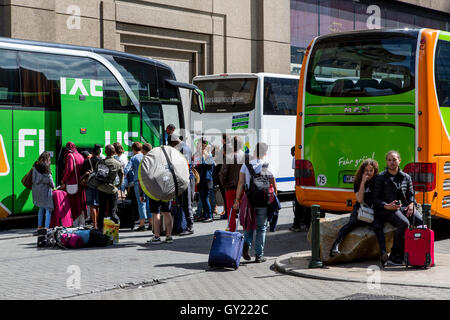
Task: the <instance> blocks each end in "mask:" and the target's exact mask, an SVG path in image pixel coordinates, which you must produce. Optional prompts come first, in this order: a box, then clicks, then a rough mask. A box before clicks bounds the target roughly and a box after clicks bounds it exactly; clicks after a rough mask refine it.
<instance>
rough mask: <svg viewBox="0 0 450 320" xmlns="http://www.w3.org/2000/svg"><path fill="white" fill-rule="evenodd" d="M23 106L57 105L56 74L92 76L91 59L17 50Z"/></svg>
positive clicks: (59, 106)
mask: <svg viewBox="0 0 450 320" xmlns="http://www.w3.org/2000/svg"><path fill="white" fill-rule="evenodd" d="M19 61H20V74H21V81H22V93H23V106H24V107H43V108H52V109H60V108H61V96H60V84H59V82H60V78H61V77H66V78H82V79H96V77H95V66H94V61H93V60H90V59H86V58H79V57H69V56H61V55H52V54H45V53H34V52H19Z"/></svg>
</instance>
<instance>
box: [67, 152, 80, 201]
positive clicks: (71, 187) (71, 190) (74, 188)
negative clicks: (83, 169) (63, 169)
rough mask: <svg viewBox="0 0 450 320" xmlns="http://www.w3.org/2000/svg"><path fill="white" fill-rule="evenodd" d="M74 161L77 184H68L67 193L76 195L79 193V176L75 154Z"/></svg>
mask: <svg viewBox="0 0 450 320" xmlns="http://www.w3.org/2000/svg"><path fill="white" fill-rule="evenodd" d="M71 156H72V159H73V168H74V171H75V178H76V179H77V183H76V184H68V185H67V186H66V191H67V193H68V194H75V193H77V192H78V175H77V165H76V163H75V157H74V156H73V154H71Z"/></svg>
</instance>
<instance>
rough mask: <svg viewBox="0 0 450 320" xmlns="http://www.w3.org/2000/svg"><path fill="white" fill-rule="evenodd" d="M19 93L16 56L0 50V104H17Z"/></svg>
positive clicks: (14, 53) (10, 52) (11, 52)
mask: <svg viewBox="0 0 450 320" xmlns="http://www.w3.org/2000/svg"><path fill="white" fill-rule="evenodd" d="M19 92H20V89H19V67H18V66H17V54H16V52H14V51H7V50H0V104H10V103H19V102H20V95H19Z"/></svg>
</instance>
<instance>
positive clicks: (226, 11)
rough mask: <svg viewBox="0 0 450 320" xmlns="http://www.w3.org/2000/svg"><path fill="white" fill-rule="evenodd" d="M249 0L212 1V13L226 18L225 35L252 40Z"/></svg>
mask: <svg viewBox="0 0 450 320" xmlns="http://www.w3.org/2000/svg"><path fill="white" fill-rule="evenodd" d="M251 2H252V1H251V0H228V1H223V0H213V10H214V13H217V14H221V15H225V16H226V24H227V25H226V35H227V36H229V37H238V38H244V39H251V38H252V21H251V12H252V11H251V10H252V6H251Z"/></svg>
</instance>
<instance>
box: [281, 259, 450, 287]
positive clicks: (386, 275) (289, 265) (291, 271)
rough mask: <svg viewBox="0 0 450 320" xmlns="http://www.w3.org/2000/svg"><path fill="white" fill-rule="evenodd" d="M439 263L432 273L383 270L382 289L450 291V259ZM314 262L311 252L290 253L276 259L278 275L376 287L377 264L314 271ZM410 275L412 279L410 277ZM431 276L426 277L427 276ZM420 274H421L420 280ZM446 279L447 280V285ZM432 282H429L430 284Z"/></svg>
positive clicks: (361, 264) (368, 262) (354, 264)
mask: <svg viewBox="0 0 450 320" xmlns="http://www.w3.org/2000/svg"><path fill="white" fill-rule="evenodd" d="M436 256H437V258H438V259H437V261H442V264H439V265H436V266H433V267H432V268H430V269H427V270H424V269H419V268H411V267H410V268H408V269H405V267H393V268H392V269H391V268H388V269H380V271H381V273H380V274H379V275H380V277H379V281H380V282H379V283H380V285H383V284H384V285H397V286H413V287H426V288H438V289H450V281H448V280H447V281H445V280H446V278H447V276H446V275H448V274H449V270H450V255H447V254H436V253H435V259H436ZM310 259H311V252H310V251H302V252H300V253H298V252H297V253H290V254H286V255H283V256H280V257H278V258H277V259H276V261H275V263H274V266H275V269H276V270H277V271H278V272H281V273H284V274H288V275H292V276H297V277H302V278H309V279H315V280H326V281H345V282H356V283H366V284H372V283H373V282H371V280H372V279H373V278H372V277H369V276H368V275H372V274H373V272H370V273H368V270H370V269H369V267H370V266H376V267H379V262H378V261H377V260H371V261H364V262H355V263H353V264H350V263H348V264H339V265H334V266H333V265H331V266H324V267H323V268H317V269H310V268H309V267H308V265H309V261H310ZM406 272H408V275H406ZM424 272H427V273H426V275H427V276H424V275H423V273H424ZM417 274H421V275H420V276H417ZM414 276H417V278H421V279H423V282H420V281H414V280H412V281H411V278H414ZM443 279H445V280H444V281H443ZM427 280H428V282H426V281H427Z"/></svg>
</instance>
